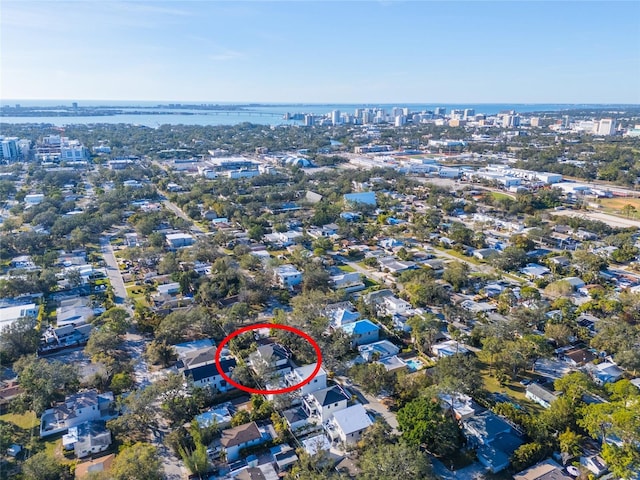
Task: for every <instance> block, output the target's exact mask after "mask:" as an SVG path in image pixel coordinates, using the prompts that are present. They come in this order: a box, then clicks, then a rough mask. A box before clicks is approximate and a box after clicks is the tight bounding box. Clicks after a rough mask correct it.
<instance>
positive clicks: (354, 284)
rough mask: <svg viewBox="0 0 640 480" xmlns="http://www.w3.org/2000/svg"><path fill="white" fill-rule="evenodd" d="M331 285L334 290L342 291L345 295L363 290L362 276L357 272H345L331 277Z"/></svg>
mask: <svg viewBox="0 0 640 480" xmlns="http://www.w3.org/2000/svg"><path fill="white" fill-rule="evenodd" d="M331 283H332V284H333V288H335V289H336V290H339V289H342V290H345V291H346V292H347V293H351V292H357V291H360V290H364V289H365V284H364V282H363V281H362V275H361V274H360V273H358V272H347V273H342V274H340V275H333V276H332V277H331Z"/></svg>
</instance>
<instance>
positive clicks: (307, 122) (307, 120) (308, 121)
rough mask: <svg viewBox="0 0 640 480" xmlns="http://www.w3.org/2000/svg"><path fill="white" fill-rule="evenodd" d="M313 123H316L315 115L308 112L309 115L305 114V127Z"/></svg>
mask: <svg viewBox="0 0 640 480" xmlns="http://www.w3.org/2000/svg"><path fill="white" fill-rule="evenodd" d="M313 123H314V118H313V115H311V114H307V115H305V116H304V126H305V127H312V126H313Z"/></svg>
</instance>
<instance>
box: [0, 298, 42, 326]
mask: <svg viewBox="0 0 640 480" xmlns="http://www.w3.org/2000/svg"><path fill="white" fill-rule="evenodd" d="M39 311H40V307H39V306H38V305H36V304H35V303H27V304H23V305H11V306H8V307H3V308H0V329H2V328H3V327H6V326H9V325H11V324H12V323H13V322H15V321H16V320H18V319H19V318H23V317H30V318H37V317H38V312H39Z"/></svg>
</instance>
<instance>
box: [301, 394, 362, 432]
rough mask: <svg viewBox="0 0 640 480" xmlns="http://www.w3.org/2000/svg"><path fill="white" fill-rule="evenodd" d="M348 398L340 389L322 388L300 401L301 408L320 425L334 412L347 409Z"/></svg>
mask: <svg viewBox="0 0 640 480" xmlns="http://www.w3.org/2000/svg"><path fill="white" fill-rule="evenodd" d="M349 398H350V396H349V395H348V394H347V393H346V392H345V391H344V390H343V389H342V387H340V386H339V385H334V386H333V387H328V388H324V389H322V390H317V391H315V392H312V393H310V394H309V395H307V396H306V397H304V398H303V400H302V408H304V411H305V412H306V413H307V414H308V415H309V416H310V417H314V418H316V419H318V420H319V421H320V423H323V422H326V421H327V420H329V419H330V418H331V417H332V416H333V414H334V413H335V412H338V411H340V410H344V409H345V408H347V403H348V401H349Z"/></svg>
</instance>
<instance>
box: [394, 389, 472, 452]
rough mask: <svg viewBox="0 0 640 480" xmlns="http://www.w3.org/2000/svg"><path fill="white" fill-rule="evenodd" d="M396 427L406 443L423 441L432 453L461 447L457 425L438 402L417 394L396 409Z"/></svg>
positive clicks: (416, 443) (416, 445) (451, 450)
mask: <svg viewBox="0 0 640 480" xmlns="http://www.w3.org/2000/svg"><path fill="white" fill-rule="evenodd" d="M397 419H398V427H399V429H400V431H401V432H402V438H403V439H404V440H406V441H407V443H408V444H409V445H413V446H415V447H418V446H420V445H425V446H426V448H427V450H429V451H430V452H432V453H434V454H435V455H448V454H450V453H452V452H454V451H455V450H457V449H458V448H459V447H460V444H461V436H460V430H459V428H458V425H457V424H456V423H455V422H454V421H453V420H451V418H450V417H449V416H447V415H445V413H444V412H443V411H442V408H440V404H439V403H437V402H435V401H432V400H430V399H427V398H424V397H420V398H417V399H415V400H412V401H411V402H409V403H407V404H406V405H405V406H404V407H402V408H401V409H400V410H398V414H397Z"/></svg>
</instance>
